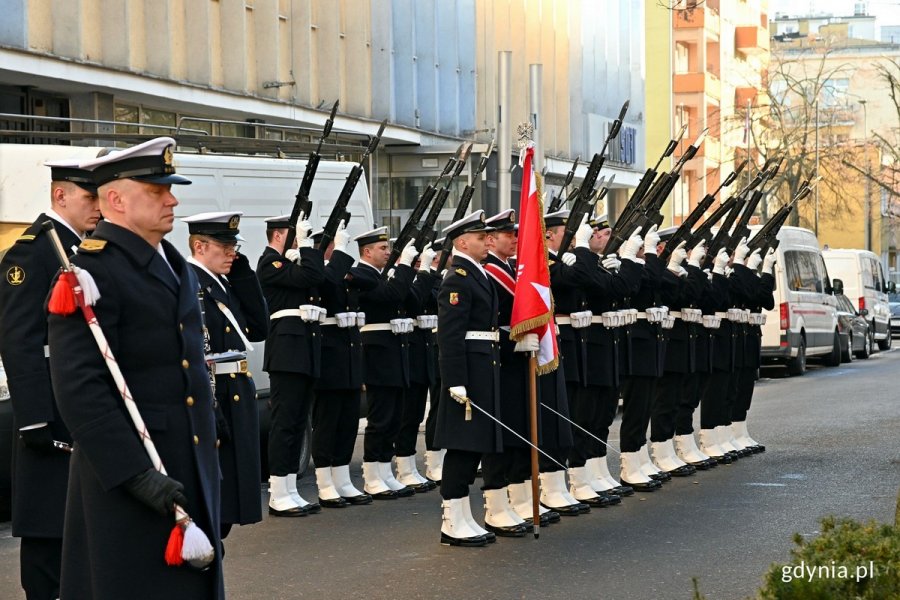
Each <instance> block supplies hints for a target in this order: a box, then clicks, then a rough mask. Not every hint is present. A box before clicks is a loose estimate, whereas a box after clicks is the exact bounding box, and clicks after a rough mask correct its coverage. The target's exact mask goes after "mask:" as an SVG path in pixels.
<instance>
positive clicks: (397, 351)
mask: <svg viewBox="0 0 900 600" xmlns="http://www.w3.org/2000/svg"><path fill="white" fill-rule="evenodd" d="M350 275H351V277H352V279H351V280H350V286H351V287H352V288H355V289H356V290H357V291H358V292H359V308H360V310H362V311H363V312H364V313H366V325H374V324H376V323H389V322H390V321H391V319H399V318H401V317H405V316H406V310H405V304H404V302H405V301H406V295H407V294H408V293H409V287H410V285H412V281H413V277H415V272H414V271H413V269H412V267H408V266H406V265H400V264H398V265H397V266H396V267H394V274H393V277H390V278H388V279H386V278H384V277H383V276H382V275H381V273H379V272H378V270H377V269H375V267H373V266H371V265H369V264H367V263H364V262H360V263H359V264H357V265H356V266H355V267H353V268H352V269H350ZM362 342H363V381H364V382H365V383H366V384H368V385H381V386H389V387H404V388H405V387H407V386H408V385H409V334H408V333H401V334H394V333H391V332H390V331H367V332H365V333H363V334H362Z"/></svg>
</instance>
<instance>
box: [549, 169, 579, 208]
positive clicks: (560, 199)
mask: <svg viewBox="0 0 900 600" xmlns="http://www.w3.org/2000/svg"><path fill="white" fill-rule="evenodd" d="M579 160H581V157H580V156H576V157H575V162H573V163H572V168H571V169H570V170H569V172H568V173H567V174H566V180H565V181H564V182H563V184H562V187H561V188H560V190H559V193H558V194H557V195H556V198H554V199H553V200H551V201H550V206H549V207H547V210H546V211H544V212H546V213H555V212H556V211H558V210H561V209H562V206H563V203H564V202H565V197H566V195H567V194H568V189H569V185H570V184H571V183H572V179H574V178H575V169H577V168H578V161H579Z"/></svg>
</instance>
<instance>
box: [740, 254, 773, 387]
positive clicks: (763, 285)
mask: <svg viewBox="0 0 900 600" xmlns="http://www.w3.org/2000/svg"><path fill="white" fill-rule="evenodd" d="M733 277H738V278H740V280H741V282H742V286H743V288H744V290H745V291H746V295H745V296H743V297H742V298H741V308H747V309H749V310H750V312H753V313H760V312H763V311H765V310H771V309H773V308H775V298H774V296H773V295H772V293H773V292H774V291H775V278H774V277H773V276H772V275H770V274H768V273H763V274H762V275H760V276H757V275H756V273H755V272H754V271H751V270H750V269H748V268H747V267H746V266H744V265H735V267H734V275H733ZM743 328H744V335H743V343H744V346H743V361H742V363H741V365H739V366H740V367H742V368H753V369H756V368H759V366H760V352H761V349H762V328H761V327H760V326H759V325H750V324H749V323H745V324H744V325H743Z"/></svg>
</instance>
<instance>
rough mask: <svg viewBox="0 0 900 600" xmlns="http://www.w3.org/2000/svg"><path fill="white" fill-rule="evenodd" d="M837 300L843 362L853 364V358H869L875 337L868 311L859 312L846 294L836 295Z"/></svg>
mask: <svg viewBox="0 0 900 600" xmlns="http://www.w3.org/2000/svg"><path fill="white" fill-rule="evenodd" d="M834 297H835V300H837V318H838V335H839V336H840V341H841V362H844V363H848V362H852V361H853V358H854V357H856V358H869V356H870V355H871V354H872V349H873V345H874V342H873V340H874V337H873V336H872V328H871V322H870V321H869V319H868V316H869V311H868V309H865V308H864V309H862V310H859V311H857V310H856V308H855V307H854V306H853V303H852V302H851V301H850V298H848V297H847V296H845V295H844V294H835V296H834Z"/></svg>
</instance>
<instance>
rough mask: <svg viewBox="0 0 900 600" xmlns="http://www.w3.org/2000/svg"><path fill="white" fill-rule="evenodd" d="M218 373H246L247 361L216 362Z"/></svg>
mask: <svg viewBox="0 0 900 600" xmlns="http://www.w3.org/2000/svg"><path fill="white" fill-rule="evenodd" d="M215 369H216V375H228V374H230V373H246V372H247V361H246V360H234V361H231V362H222V363H215Z"/></svg>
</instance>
